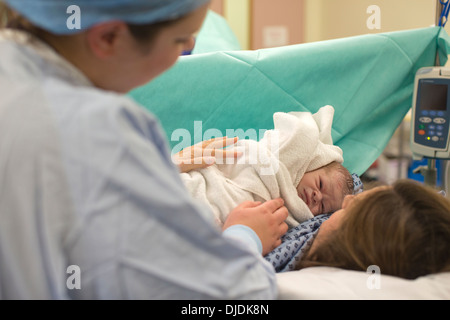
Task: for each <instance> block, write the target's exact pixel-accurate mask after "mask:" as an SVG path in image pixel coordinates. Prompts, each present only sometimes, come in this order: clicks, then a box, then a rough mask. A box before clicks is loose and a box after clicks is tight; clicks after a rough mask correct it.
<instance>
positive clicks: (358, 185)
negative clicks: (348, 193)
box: [352, 173, 364, 194]
mask: <svg viewBox="0 0 450 320" xmlns="http://www.w3.org/2000/svg"><path fill="white" fill-rule="evenodd" d="M352 178H353V194H358V193H361V192H363V189H364V185H363V183H362V181H361V179H360V178H359V176H358V175H357V174H356V173H352Z"/></svg>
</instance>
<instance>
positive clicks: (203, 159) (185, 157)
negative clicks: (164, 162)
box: [172, 137, 242, 172]
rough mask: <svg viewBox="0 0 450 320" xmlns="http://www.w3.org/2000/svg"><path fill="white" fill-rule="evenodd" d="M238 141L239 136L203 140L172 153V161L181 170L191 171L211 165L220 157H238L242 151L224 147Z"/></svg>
mask: <svg viewBox="0 0 450 320" xmlns="http://www.w3.org/2000/svg"><path fill="white" fill-rule="evenodd" d="M237 141H238V138H237V137H235V138H227V137H222V138H214V139H210V140H206V141H202V142H200V143H197V144H195V145H193V146H190V147H187V148H184V149H183V150H181V151H180V152H178V153H176V154H174V155H172V161H173V162H174V163H175V164H176V165H178V167H179V168H180V171H181V172H189V171H191V170H195V169H202V168H206V167H209V166H211V165H213V164H214V163H216V161H217V159H218V158H220V159H222V160H224V159H225V158H234V159H237V158H238V157H239V156H241V155H242V153H241V152H239V151H237V150H235V149H231V150H226V149H223V148H225V147H228V146H230V145H233V144H235V143H236V142H237ZM222 163H224V162H222Z"/></svg>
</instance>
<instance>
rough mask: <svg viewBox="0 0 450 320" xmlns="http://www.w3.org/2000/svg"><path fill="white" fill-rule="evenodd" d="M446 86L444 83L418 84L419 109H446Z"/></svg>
mask: <svg viewBox="0 0 450 320" xmlns="http://www.w3.org/2000/svg"><path fill="white" fill-rule="evenodd" d="M447 94H448V86H447V85H446V84H436V83H426V82H422V83H421V84H420V100H419V108H420V109H421V110H436V111H440V110H441V111H445V110H447Z"/></svg>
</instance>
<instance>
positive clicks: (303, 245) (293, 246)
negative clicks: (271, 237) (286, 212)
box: [265, 214, 331, 272]
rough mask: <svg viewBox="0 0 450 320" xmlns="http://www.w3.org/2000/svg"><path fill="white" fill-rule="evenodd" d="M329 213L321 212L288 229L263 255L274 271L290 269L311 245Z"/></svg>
mask: <svg viewBox="0 0 450 320" xmlns="http://www.w3.org/2000/svg"><path fill="white" fill-rule="evenodd" d="M330 216H331V214H321V215H318V216H315V217H314V218H312V219H310V220H307V221H305V222H302V223H300V224H299V225H298V226H296V227H294V228H292V229H290V230H289V231H288V232H287V233H286V234H285V235H284V236H283V237H282V238H281V245H280V246H278V247H277V248H276V249H274V250H273V251H272V252H270V253H269V254H267V255H266V256H265V258H266V260H267V261H269V262H270V263H271V264H272V266H273V267H274V268H275V271H276V272H285V271H292V270H294V269H295V265H296V263H297V262H298V261H300V259H301V258H302V256H303V254H304V253H305V252H306V251H307V250H308V249H309V247H310V246H311V244H312V242H313V239H314V237H315V235H316V233H317V231H318V230H319V228H320V226H321V225H322V223H323V222H324V221H325V220H327V219H328V218H329V217H330Z"/></svg>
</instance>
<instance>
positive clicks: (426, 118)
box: [419, 117, 437, 123]
mask: <svg viewBox="0 0 450 320" xmlns="http://www.w3.org/2000/svg"><path fill="white" fill-rule="evenodd" d="M434 120H435V121H436V119H434ZM419 121H420V122H422V123H430V122H431V121H432V120H431V118H429V117H420V118H419ZM436 123H437V122H436Z"/></svg>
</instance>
